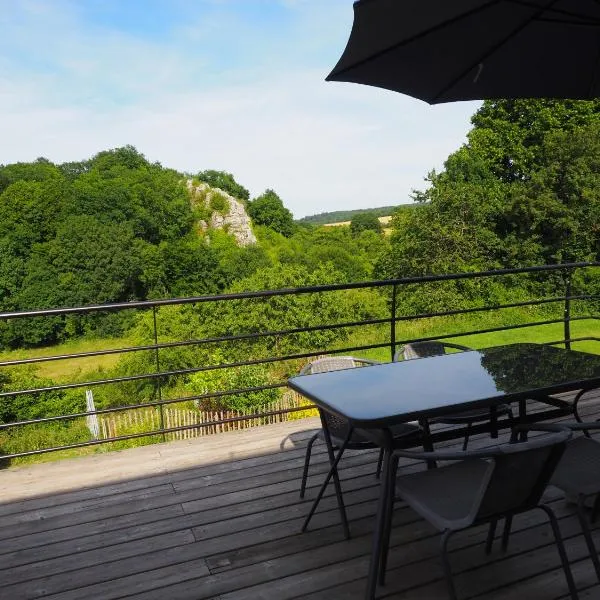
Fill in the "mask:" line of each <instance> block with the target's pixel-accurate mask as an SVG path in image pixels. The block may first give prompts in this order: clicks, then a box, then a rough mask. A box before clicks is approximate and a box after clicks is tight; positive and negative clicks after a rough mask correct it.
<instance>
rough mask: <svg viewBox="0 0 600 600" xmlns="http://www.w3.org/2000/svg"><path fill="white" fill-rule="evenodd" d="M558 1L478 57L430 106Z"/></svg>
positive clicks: (551, 3)
mask: <svg viewBox="0 0 600 600" xmlns="http://www.w3.org/2000/svg"><path fill="white" fill-rule="evenodd" d="M557 2H558V0H550V1H549V2H548V4H547V5H546V6H544V7H542V8H540V9H539V10H538V11H537V12H536V13H535V14H533V15H532V16H531V17H529V18H528V19H525V20H524V21H523V22H522V23H521V24H520V25H519V26H518V27H517V28H516V29H514V30H513V31H511V32H510V33H509V34H508V35H507V36H505V37H504V38H503V39H502V40H500V41H499V42H498V43H497V44H494V46H492V47H491V48H490V49H489V50H487V51H486V52H485V53H484V54H483V55H482V56H480V57H478V58H477V59H476V60H475V61H474V62H472V63H471V64H470V65H469V66H468V67H467V68H466V69H464V70H463V71H462V72H461V73H460V74H459V75H458V76H457V77H454V78H453V79H452V81H450V82H449V83H448V85H446V86H445V87H444V88H443V89H442V90H440V91H439V92H438V93H437V94H436V95H435V96H434V97H433V98H432V100H431V101H430V104H435V103H436V101H437V100H439V99H440V97H441V96H443V95H444V94H445V93H446V92H447V91H448V90H449V89H450V88H452V87H453V86H454V85H455V84H456V83H457V82H458V81H460V80H461V79H462V78H463V77H465V75H467V73H469V72H471V71H472V70H473V69H474V68H475V67H476V66H477V65H481V64H482V63H483V61H484V60H485V59H486V58H488V56H491V55H492V54H493V53H494V52H496V50H498V49H499V48H501V47H502V46H504V44H506V42H508V41H509V40H511V39H512V38H513V37H514V36H515V35H517V34H518V33H519V32H520V31H522V30H523V29H525V27H527V26H528V25H529V24H530V23H531V22H532V21H535V20H536V19H538V18H539V17H540V15H542V14H543V13H544V12H545V11H547V10H548V9H550V8H552V5H553V4H556V3H557ZM517 3H518V2H517Z"/></svg>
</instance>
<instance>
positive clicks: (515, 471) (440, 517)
mask: <svg viewBox="0 0 600 600" xmlns="http://www.w3.org/2000/svg"><path fill="white" fill-rule="evenodd" d="M533 429H536V428H533V427H532V428H530V430H533ZM570 437H571V432H570V431H569V430H568V429H563V428H560V427H554V431H553V432H551V433H546V434H545V435H539V436H536V437H535V438H534V439H530V440H529V441H527V442H520V443H511V444H503V445H500V446H495V447H492V448H488V449H484V450H471V451H466V452H444V451H440V452H419V451H411V450H395V451H394V453H393V454H392V457H391V465H390V468H391V474H395V473H396V469H397V465H398V459H399V458H410V459H413V460H414V459H421V460H435V461H446V460H448V461H457V462H453V463H452V464H450V465H447V466H442V467H438V468H437V469H430V470H427V471H420V472H418V473H413V474H410V475H404V476H401V477H398V478H397V480H396V485H395V492H396V495H397V496H398V497H401V498H402V500H404V501H405V502H406V503H407V504H408V505H409V506H411V507H412V508H413V509H414V510H415V511H416V512H417V513H419V514H420V515H421V516H422V517H423V518H425V519H426V520H427V521H429V522H430V523H431V524H432V525H433V526H435V527H436V528H437V529H438V530H439V531H441V532H442V540H441V555H442V563H443V567H444V574H445V578H446V582H447V586H448V595H449V597H450V598H451V600H456V598H457V596H456V590H455V587H454V582H453V579H452V571H451V568H450V562H449V558H448V540H449V539H450V536H451V535H452V534H453V533H455V532H457V531H461V530H463V529H467V528H469V527H474V526H476V525H482V524H486V523H490V524H491V526H490V529H489V534H488V540H487V543H486V551H488V552H489V551H490V549H491V545H492V540H493V536H494V533H495V524H496V522H497V521H498V520H499V519H505V520H506V522H507V523H510V521H511V520H512V518H513V516H514V515H516V514H520V513H523V512H526V511H529V510H533V509H534V508H540V509H542V510H544V511H545V512H546V514H547V515H548V518H549V520H550V524H551V526H552V530H553V533H554V538H555V541H556V545H557V547H558V552H559V554H560V559H561V562H562V566H563V569H564V572H565V576H566V579H567V584H568V587H569V592H570V594H571V598H573V599H574V600H576V599H577V598H578V596H577V590H576V588H575V583H574V581H573V577H572V574H571V569H570V567H569V562H568V559H567V555H566V552H565V548H564V544H563V542H562V538H561V535H560V530H559V527H558V522H557V520H556V516H555V515H554V512H553V511H552V509H551V508H550V507H548V506H545V505H543V504H540V499H541V496H542V494H543V492H544V489H545V488H546V485H547V484H548V482H549V480H550V478H551V477H552V474H553V472H554V470H555V468H556V466H557V465H558V463H559V461H560V458H561V456H562V454H563V452H564V450H565V447H566V444H567V440H568V439H569V438H570ZM442 490H443V492H442ZM390 493H391V496H392V497H391V498H389V499H388V500H387V502H386V509H385V511H386V514H385V515H384V519H385V521H384V523H385V525H384V530H383V537H382V540H381V543H382V546H381V551H382V554H381V561H380V563H379V578H380V582H381V583H383V582H384V578H385V568H386V561H387V551H388V545H389V537H390V530H391V516H392V508H393V502H394V497H393V496H394V489H393V487H392V486H391V488H390ZM509 528H510V525H509ZM503 546H504V548H505V547H506V546H505V545H503Z"/></svg>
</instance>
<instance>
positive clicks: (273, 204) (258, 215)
mask: <svg viewBox="0 0 600 600" xmlns="http://www.w3.org/2000/svg"><path fill="white" fill-rule="evenodd" d="M248 214H249V215H250V218H251V219H252V221H253V222H254V223H255V224H256V225H266V226H267V227H270V228H271V229H273V230H274V231H277V233H280V234H281V235H283V236H285V237H289V236H291V235H292V234H293V233H294V229H295V228H294V217H293V216H292V213H291V212H290V211H289V210H288V209H287V208H286V207H285V206H284V205H283V201H282V200H281V198H280V197H279V196H278V195H277V194H276V193H275V192H274V191H273V190H266V191H265V193H264V194H262V195H261V196H259V197H258V198H255V199H254V200H252V202H249V203H248Z"/></svg>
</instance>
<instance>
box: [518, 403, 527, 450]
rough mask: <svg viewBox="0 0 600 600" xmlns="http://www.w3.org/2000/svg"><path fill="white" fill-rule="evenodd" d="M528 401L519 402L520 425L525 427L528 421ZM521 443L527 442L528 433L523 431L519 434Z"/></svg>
mask: <svg viewBox="0 0 600 600" xmlns="http://www.w3.org/2000/svg"><path fill="white" fill-rule="evenodd" d="M526 416H527V400H519V425H525V424H526V422H527V419H526V418H525V417H526ZM519 441H521V442H526V441H527V431H526V430H525V429H523V430H522V431H521V432H520V434H519Z"/></svg>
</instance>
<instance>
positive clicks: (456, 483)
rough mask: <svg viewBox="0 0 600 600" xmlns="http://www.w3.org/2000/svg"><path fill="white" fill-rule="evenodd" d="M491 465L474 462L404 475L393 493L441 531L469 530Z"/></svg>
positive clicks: (483, 461)
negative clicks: (474, 509) (466, 528)
mask: <svg viewBox="0 0 600 600" xmlns="http://www.w3.org/2000/svg"><path fill="white" fill-rule="evenodd" d="M489 467H490V463H489V462H488V461H486V460H483V459H474V460H468V461H462V462H458V463H454V464H451V465H448V466H445V467H440V468H437V469H431V470H427V471H421V472H419V473H414V474H411V475H404V476H402V477H399V478H398V479H397V480H396V493H397V494H398V496H399V497H400V498H402V499H403V500H405V501H407V502H408V503H409V504H410V505H411V506H412V507H413V508H414V509H415V510H416V511H417V512H418V513H419V514H420V515H421V516H422V517H424V518H425V519H427V520H428V521H429V522H430V523H431V524H432V525H434V526H435V527H437V528H438V529H439V530H440V531H444V530H446V529H451V530H456V529H463V528H465V527H468V526H469V525H471V523H472V522H473V515H472V511H473V506H474V505H475V503H476V501H478V493H479V492H480V490H481V488H482V484H483V482H484V479H485V477H486V476H487V473H488V470H489Z"/></svg>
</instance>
